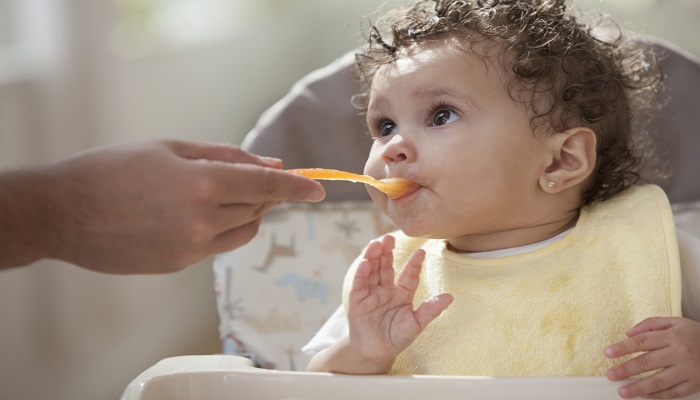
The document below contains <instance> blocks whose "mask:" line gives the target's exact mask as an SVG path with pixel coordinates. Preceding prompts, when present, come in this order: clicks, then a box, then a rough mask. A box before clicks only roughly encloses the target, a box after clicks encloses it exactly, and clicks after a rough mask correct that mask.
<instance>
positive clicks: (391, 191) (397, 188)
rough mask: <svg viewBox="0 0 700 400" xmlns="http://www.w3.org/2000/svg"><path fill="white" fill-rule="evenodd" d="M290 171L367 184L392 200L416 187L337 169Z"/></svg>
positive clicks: (398, 180) (317, 177)
mask: <svg viewBox="0 0 700 400" xmlns="http://www.w3.org/2000/svg"><path fill="white" fill-rule="evenodd" d="M288 171H289V172H292V173H295V174H297V175H302V176H305V177H307V178H311V179H323V180H329V181H350V182H361V183H366V184H368V185H370V186H373V187H374V188H376V189H377V190H379V191H380V192H383V193H385V194H386V195H387V196H389V198H390V199H396V198H398V197H401V196H403V195H404V194H406V193H408V192H410V191H411V190H412V189H414V188H415V187H416V184H415V183H414V182H413V181H411V180H409V179H406V178H387V179H374V178H372V177H371V176H368V175H359V174H353V173H352V172H345V171H338V170H337V169H325V168H298V169H290V170H288Z"/></svg>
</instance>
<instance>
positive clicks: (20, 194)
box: [0, 167, 55, 269]
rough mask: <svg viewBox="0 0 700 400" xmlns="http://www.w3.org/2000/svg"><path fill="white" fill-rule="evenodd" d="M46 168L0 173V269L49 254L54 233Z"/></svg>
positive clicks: (30, 261) (23, 263) (25, 262)
mask: <svg viewBox="0 0 700 400" xmlns="http://www.w3.org/2000/svg"><path fill="white" fill-rule="evenodd" d="M43 168H45V167H31V168H24V169H17V170H13V171H8V172H3V173H0V269H5V268H10V267H17V266H21V265H26V264H30V263H32V262H34V261H36V260H39V259H41V258H45V257H49V256H50V255H51V251H50V247H51V246H50V244H49V243H50V241H51V239H50V238H51V237H52V236H53V235H55V231H54V228H53V227H52V226H55V224H54V222H55V221H53V219H54V217H55V215H54V214H53V213H52V212H51V211H50V209H49V206H50V205H51V201H50V194H49V193H48V192H47V188H46V185H45V174H44V173H42V169H43Z"/></svg>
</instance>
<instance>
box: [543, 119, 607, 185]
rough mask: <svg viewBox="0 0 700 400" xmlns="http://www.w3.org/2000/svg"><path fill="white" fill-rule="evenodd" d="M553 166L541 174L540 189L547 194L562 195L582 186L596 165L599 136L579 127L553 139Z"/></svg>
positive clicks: (550, 163) (551, 159)
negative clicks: (567, 190) (597, 137)
mask: <svg viewBox="0 0 700 400" xmlns="http://www.w3.org/2000/svg"><path fill="white" fill-rule="evenodd" d="M550 143H551V146H550V162H549V165H547V168H545V170H544V171H543V172H542V173H541V174H540V177H539V185H540V187H541V188H542V190H544V191H545V192H547V193H559V192H561V191H562V190H565V189H569V188H571V187H574V186H576V185H578V184H579V183H581V182H583V181H585V180H586V178H588V177H589V176H590V174H591V173H592V172H593V169H594V168H595V163H596V157H597V156H596V136H595V132H593V131H592V130H590V129H588V128H583V127H577V128H572V129H569V130H568V131H565V132H561V133H558V134H556V135H555V136H553V137H552V138H551V142H550Z"/></svg>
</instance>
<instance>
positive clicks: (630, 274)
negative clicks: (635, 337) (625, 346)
mask: <svg viewBox="0 0 700 400" xmlns="http://www.w3.org/2000/svg"><path fill="white" fill-rule="evenodd" d="M418 248H423V249H424V250H425V251H426V253H427V256H426V260H425V262H424V265H423V272H422V274H421V284H420V287H419V288H418V291H417V292H416V298H415V301H414V305H417V304H419V303H420V302H423V301H424V300H427V299H429V298H431V297H432V296H435V295H437V294H440V293H445V292H447V293H451V294H452V295H453V296H454V298H455V300H454V302H453V303H452V304H451V305H450V306H449V307H448V309H447V310H445V312H444V313H443V314H442V315H441V316H440V317H438V318H437V319H436V320H435V321H433V322H432V323H431V324H430V325H429V326H428V327H427V328H426V330H425V331H424V332H423V333H422V334H421V335H420V336H419V337H418V339H416V341H415V342H414V343H413V344H412V345H411V346H409V348H407V349H406V350H405V351H404V352H403V353H401V354H400V355H399V357H398V358H397V359H396V362H395V363H394V366H393V367H392V370H391V373H392V374H430V375H488V376H599V375H605V373H606V371H607V369H608V368H609V367H611V366H612V365H613V364H614V363H616V362H615V361H611V360H608V359H607V358H606V357H605V356H604V355H603V349H604V347H605V346H607V345H609V344H612V343H615V342H617V341H619V340H622V339H624V338H625V331H626V330H627V329H629V328H630V327H632V326H633V325H634V324H636V323H638V322H640V321H641V320H643V319H644V318H647V317H652V316H670V315H675V316H679V315H680V314H681V312H680V310H681V305H680V304H681V300H680V298H681V284H680V263H679V257H678V245H677V242H676V237H675V228H674V225H673V217H672V214H671V210H670V206H669V204H668V200H667V198H666V196H665V194H664V193H663V191H662V190H661V189H660V188H658V187H656V186H652V185H647V186H639V187H634V188H631V189H629V190H627V191H625V192H623V193H621V194H620V195H618V196H616V197H614V198H612V199H609V200H606V201H604V202H600V203H595V204H592V205H590V206H586V207H584V208H583V209H582V210H581V215H580V217H579V220H578V222H577V224H576V227H574V229H573V230H572V231H571V232H570V233H569V234H568V235H567V236H566V237H565V238H563V239H562V240H559V241H558V242H556V243H553V244H551V245H549V246H547V247H545V248H542V249H539V250H535V251H532V252H529V253H527V254H522V255H516V256H508V257H501V258H492V259H475V258H470V257H468V256H464V255H459V254H455V253H453V252H451V251H450V250H448V249H447V248H446V242H445V241H444V240H436V239H422V238H409V237H406V236H405V235H402V234H398V235H397V247H396V250H395V252H394V253H395V264H396V266H395V268H397V270H398V269H400V268H401V267H402V266H403V265H404V263H405V261H406V259H407V258H408V256H409V255H410V254H411V253H412V252H413V251H415V250H416V249H418ZM353 271H354V269H351V270H350V271H349V273H348V276H347V277H346V280H345V289H346V290H345V296H344V298H345V299H347V289H348V288H349V284H348V283H349V282H352V275H353ZM346 306H347V301H346ZM617 362H619V361H617Z"/></svg>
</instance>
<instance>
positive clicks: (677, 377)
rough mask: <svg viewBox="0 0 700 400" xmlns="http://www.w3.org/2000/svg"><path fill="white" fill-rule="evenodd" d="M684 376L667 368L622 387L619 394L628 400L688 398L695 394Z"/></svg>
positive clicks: (691, 385)
mask: <svg viewBox="0 0 700 400" xmlns="http://www.w3.org/2000/svg"><path fill="white" fill-rule="evenodd" d="M682 376H683V374H681V373H679V372H678V371H675V373H674V371H673V369H672V368H667V369H664V370H661V371H659V372H657V373H656V374H654V375H651V376H649V377H646V378H644V379H641V380H638V381H636V382H634V383H630V384H629V385H625V386H622V387H621V388H620V389H619V390H618V393H619V395H620V396H621V397H624V398H626V399H629V398H633V397H637V396H643V397H644V398H649V399H671V398H676V397H683V396H687V395H689V394H691V393H694V392H695V391H696V390H694V389H695V388H694V386H693V384H692V383H691V382H689V381H687V380H686V379H685V378H682Z"/></svg>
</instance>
